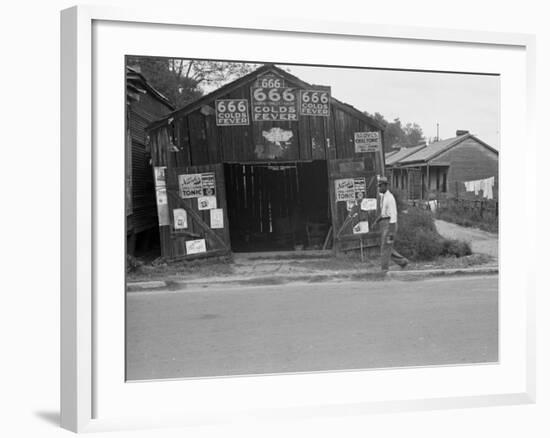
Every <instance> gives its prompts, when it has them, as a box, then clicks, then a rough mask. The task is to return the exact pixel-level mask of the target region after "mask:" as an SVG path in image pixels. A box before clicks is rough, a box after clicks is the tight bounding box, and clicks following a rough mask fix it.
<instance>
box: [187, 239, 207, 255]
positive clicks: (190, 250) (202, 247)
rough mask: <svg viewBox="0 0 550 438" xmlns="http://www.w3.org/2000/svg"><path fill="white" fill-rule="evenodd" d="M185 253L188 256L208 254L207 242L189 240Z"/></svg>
mask: <svg viewBox="0 0 550 438" xmlns="http://www.w3.org/2000/svg"><path fill="white" fill-rule="evenodd" d="M185 251H186V252H187V254H199V253H201V252H206V240H204V239H197V240H188V241H187V242H185Z"/></svg>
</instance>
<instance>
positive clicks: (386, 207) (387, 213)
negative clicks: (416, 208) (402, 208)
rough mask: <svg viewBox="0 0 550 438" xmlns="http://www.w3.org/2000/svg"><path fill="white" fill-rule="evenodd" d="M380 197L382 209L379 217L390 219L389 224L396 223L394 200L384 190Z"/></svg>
mask: <svg viewBox="0 0 550 438" xmlns="http://www.w3.org/2000/svg"><path fill="white" fill-rule="evenodd" d="M380 196H382V208H381V211H380V216H381V217H383V218H385V217H389V218H390V224H395V223H397V204H396V203H395V198H394V196H393V195H392V194H391V192H390V191H389V190H386V193H383V194H381V195H380Z"/></svg>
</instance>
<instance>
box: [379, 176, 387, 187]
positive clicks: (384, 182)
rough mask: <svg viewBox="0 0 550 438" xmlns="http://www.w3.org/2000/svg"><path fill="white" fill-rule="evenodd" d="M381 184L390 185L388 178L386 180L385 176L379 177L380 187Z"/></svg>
mask: <svg viewBox="0 0 550 438" xmlns="http://www.w3.org/2000/svg"><path fill="white" fill-rule="evenodd" d="M380 184H388V178H386V177H385V176H379V177H378V185H380Z"/></svg>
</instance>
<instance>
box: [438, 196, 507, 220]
mask: <svg viewBox="0 0 550 438" xmlns="http://www.w3.org/2000/svg"><path fill="white" fill-rule="evenodd" d="M437 210H438V212H440V213H441V212H447V211H448V212H453V213H456V214H457V215H460V216H464V217H467V218H471V219H473V218H479V220H487V221H491V220H498V201H496V200H494V199H464V198H442V199H438V200H437Z"/></svg>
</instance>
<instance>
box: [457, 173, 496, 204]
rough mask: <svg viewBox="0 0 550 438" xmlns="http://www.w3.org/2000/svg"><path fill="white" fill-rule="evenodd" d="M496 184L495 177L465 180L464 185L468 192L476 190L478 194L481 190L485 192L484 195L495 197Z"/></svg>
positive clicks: (475, 192)
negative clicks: (494, 188) (494, 187)
mask: <svg viewBox="0 0 550 438" xmlns="http://www.w3.org/2000/svg"><path fill="white" fill-rule="evenodd" d="M494 185H495V177H494V176H492V177H490V178H485V179H477V180H473V181H464V186H465V187H466V191H467V192H474V194H475V195H477V194H478V193H479V192H480V191H482V192H483V197H484V198H486V199H493V186H494Z"/></svg>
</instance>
